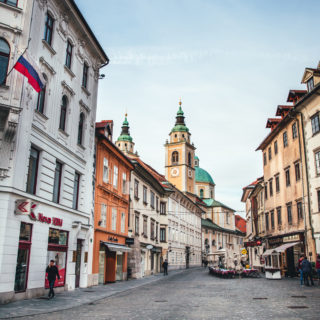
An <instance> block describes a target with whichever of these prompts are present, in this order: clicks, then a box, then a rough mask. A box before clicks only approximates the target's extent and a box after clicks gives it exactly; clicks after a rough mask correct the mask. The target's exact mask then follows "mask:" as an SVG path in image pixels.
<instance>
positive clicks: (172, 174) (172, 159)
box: [165, 101, 196, 194]
mask: <svg viewBox="0 0 320 320" xmlns="http://www.w3.org/2000/svg"><path fill="white" fill-rule="evenodd" d="M181 105H182V102H181V101H180V102H179V110H178V112H177V116H176V123H175V126H174V127H173V129H172V130H171V132H170V134H169V136H170V141H168V140H167V141H166V144H165V150H166V159H165V174H166V179H167V180H168V181H169V182H171V183H172V184H173V185H175V186H176V187H177V188H178V189H179V190H181V191H183V192H189V193H192V194H195V191H196V190H195V168H194V152H195V149H196V148H195V147H194V145H193V144H191V142H190V136H191V133H190V132H189V129H188V128H187V126H186V124H185V121H184V118H185V117H184V112H183V111H182V107H181Z"/></svg>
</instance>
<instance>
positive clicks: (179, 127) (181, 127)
mask: <svg viewBox="0 0 320 320" xmlns="http://www.w3.org/2000/svg"><path fill="white" fill-rule="evenodd" d="M181 105H182V102H181V101H180V102H179V110H178V112H177V116H176V123H175V126H174V127H173V129H172V130H171V132H181V131H183V132H189V129H188V127H187V126H186V124H185V122H184V112H183V110H182V107H181Z"/></svg>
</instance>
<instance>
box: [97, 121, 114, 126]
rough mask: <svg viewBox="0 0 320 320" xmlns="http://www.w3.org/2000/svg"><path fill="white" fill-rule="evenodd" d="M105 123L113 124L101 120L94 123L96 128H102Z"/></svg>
mask: <svg viewBox="0 0 320 320" xmlns="http://www.w3.org/2000/svg"><path fill="white" fill-rule="evenodd" d="M107 123H111V124H112V123H113V120H102V121H100V122H96V128H104V127H105V126H106V124H107Z"/></svg>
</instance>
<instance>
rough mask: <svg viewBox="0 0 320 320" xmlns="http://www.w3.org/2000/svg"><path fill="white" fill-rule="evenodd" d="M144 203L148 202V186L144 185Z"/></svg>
mask: <svg viewBox="0 0 320 320" xmlns="http://www.w3.org/2000/svg"><path fill="white" fill-rule="evenodd" d="M143 203H145V204H147V203H148V202H147V187H146V186H143Z"/></svg>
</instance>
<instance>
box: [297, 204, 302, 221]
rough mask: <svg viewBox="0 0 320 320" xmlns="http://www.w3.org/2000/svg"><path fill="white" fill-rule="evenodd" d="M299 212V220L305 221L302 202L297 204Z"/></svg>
mask: <svg viewBox="0 0 320 320" xmlns="http://www.w3.org/2000/svg"><path fill="white" fill-rule="evenodd" d="M297 212H298V219H299V220H302V219H303V211H302V202H301V201H299V202H297Z"/></svg>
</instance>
